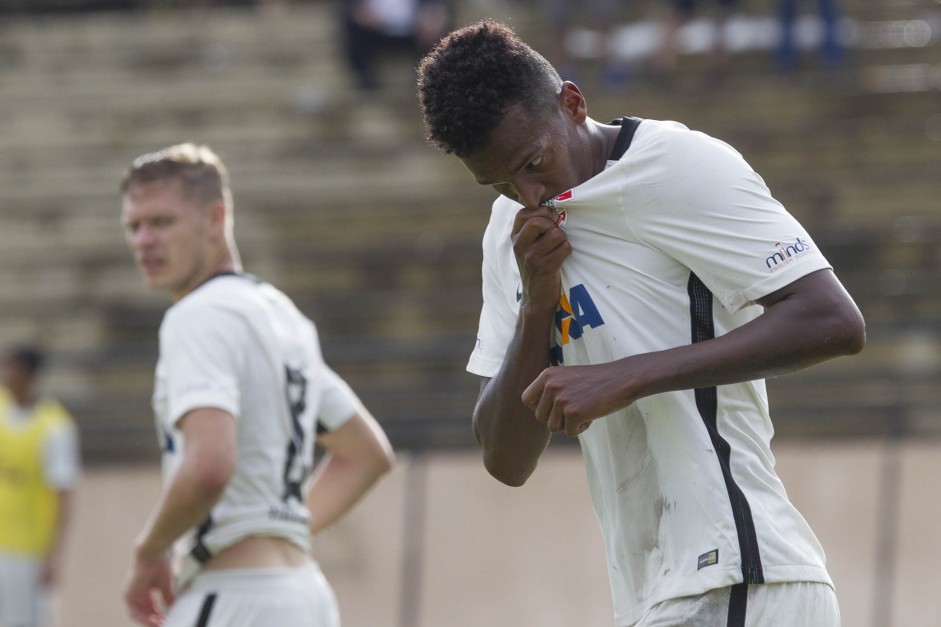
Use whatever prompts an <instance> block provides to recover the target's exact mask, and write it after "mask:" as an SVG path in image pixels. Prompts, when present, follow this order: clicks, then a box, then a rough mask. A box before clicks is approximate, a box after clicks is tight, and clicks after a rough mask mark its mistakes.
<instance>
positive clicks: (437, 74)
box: [418, 20, 562, 157]
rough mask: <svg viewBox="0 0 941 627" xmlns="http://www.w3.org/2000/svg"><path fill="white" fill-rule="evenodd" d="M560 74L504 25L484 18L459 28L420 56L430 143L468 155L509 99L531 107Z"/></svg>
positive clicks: (549, 92)
mask: <svg viewBox="0 0 941 627" xmlns="http://www.w3.org/2000/svg"><path fill="white" fill-rule="evenodd" d="M561 82H562V79H561V78H560V77H559V73H558V72H557V71H556V70H555V68H554V67H552V64H551V63H549V62H548V61H547V60H546V59H545V58H544V57H543V56H542V55H540V54H539V53H538V52H536V51H535V50H533V49H532V48H530V47H529V46H528V45H527V44H526V43H524V42H523V40H522V39H520V38H519V36H518V35H517V34H516V33H515V32H514V31H513V30H512V29H511V28H509V27H508V26H506V25H504V24H500V23H499V22H494V21H491V20H483V21H480V22H477V23H475V24H471V25H470V26H465V27H464V28H461V29H458V30H456V31H454V32H452V33H450V34H449V35H447V36H446V37H445V38H444V39H442V40H441V41H440V42H439V43H438V45H437V46H435V48H434V49H433V50H432V51H431V52H429V53H428V55H427V56H425V58H424V59H422V61H421V64H420V65H419V67H418V99H419V102H420V103H421V108H422V113H423V115H424V119H425V130H426V133H427V138H428V141H429V143H431V144H432V145H434V146H437V147H438V148H441V149H443V150H444V151H445V152H448V153H454V154H456V155H457V156H459V157H467V156H469V155H470V154H471V153H472V152H474V151H475V150H477V149H478V148H480V147H481V146H482V145H483V144H484V142H486V141H487V138H488V135H489V134H490V132H491V131H492V130H493V129H494V128H495V127H496V126H497V125H498V124H499V123H500V121H501V120H502V119H503V116H504V115H505V114H506V111H507V109H508V108H509V107H511V106H512V105H515V104H518V103H522V104H524V105H525V106H526V107H527V108H529V110H530V111H533V112H536V111H538V110H539V109H540V108H541V107H545V106H546V105H547V104H548V103H549V102H550V101H551V99H552V98H554V97H555V96H556V95H558V93H559V87H560V85H561Z"/></svg>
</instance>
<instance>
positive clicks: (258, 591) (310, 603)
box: [164, 562, 340, 627]
mask: <svg viewBox="0 0 941 627" xmlns="http://www.w3.org/2000/svg"><path fill="white" fill-rule="evenodd" d="M339 625H340V611H339V608H338V606H337V600H336V596H335V595H334V594H333V590H332V589H331V588H330V584H328V583H327V580H326V578H325V577H324V576H323V573H322V572H320V567H319V566H318V565H317V564H316V563H314V562H311V563H310V564H308V565H307V566H301V567H299V568H253V569H244V570H218V571H205V572H203V573H200V574H199V575H198V576H197V577H196V579H194V580H193V582H192V583H191V584H190V585H189V586H188V587H187V588H186V590H184V591H183V593H182V594H181V595H180V596H179V597H177V599H176V602H174V603H173V605H172V606H171V607H170V611H169V612H168V613H167V617H166V621H165V622H164V627H339Z"/></svg>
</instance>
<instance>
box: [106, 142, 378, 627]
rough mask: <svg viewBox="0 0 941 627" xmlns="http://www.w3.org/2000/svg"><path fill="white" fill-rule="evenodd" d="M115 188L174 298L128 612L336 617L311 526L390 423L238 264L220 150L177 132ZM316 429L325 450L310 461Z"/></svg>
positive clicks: (149, 268) (370, 471)
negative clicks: (154, 473)
mask: <svg viewBox="0 0 941 627" xmlns="http://www.w3.org/2000/svg"><path fill="white" fill-rule="evenodd" d="M121 194H122V200H123V204H122V211H121V222H122V224H123V226H124V230H125V235H126V238H127V242H128V244H129V246H130V249H131V251H132V253H133V256H134V259H135V261H136V262H137V265H138V267H139V268H140V270H141V272H142V273H143V275H144V278H145V280H146V282H147V284H148V285H149V286H150V287H151V288H153V289H156V290H160V291H164V292H166V293H167V294H168V295H169V297H170V300H171V301H172V302H173V305H172V306H171V307H170V308H169V310H168V311H167V312H166V315H165V316H164V319H163V322H162V323H161V326H160V351H159V360H158V362H157V370H156V383H155V388H154V396H153V404H154V410H155V414H156V419H157V429H158V433H159V440H160V443H161V445H162V452H163V467H164V491H163V494H162V496H161V497H160V499H159V501H158V502H157V504H156V508H155V510H154V512H153V513H152V515H151V516H150V518H149V520H148V521H147V522H146V524H145V525H144V528H143V529H142V531H141V532H140V534H139V536H138V538H137V540H136V543H135V547H134V552H133V559H132V565H131V571H130V575H129V578H128V581H127V584H126V588H125V594H124V598H125V602H126V604H127V606H128V608H129V611H130V614H131V616H132V617H133V618H134V620H136V621H138V622H140V623H142V624H144V625H162V624H165V625H167V626H169V627H182V626H186V627H191V626H192V625H196V624H199V625H208V624H211V625H226V626H228V627H238V626H246V627H249V626H250V627H262V626H271V627H301V626H304V627H334V626H336V625H339V618H338V608H337V603H336V599H335V597H334V594H333V591H332V590H331V588H330V586H329V584H328V583H327V582H326V580H325V578H324V576H323V574H322V573H321V570H320V568H319V566H318V565H317V563H316V561H314V560H313V559H312V557H311V535H312V534H315V533H317V532H319V531H321V530H322V529H324V528H325V527H327V526H329V525H330V524H332V523H333V522H335V521H336V520H337V519H339V518H340V517H341V516H343V515H344V514H345V513H346V512H347V511H348V510H349V509H350V508H351V507H352V506H353V505H354V504H355V503H357V501H359V500H360V498H362V497H363V496H364V495H365V494H366V492H367V491H368V490H369V489H370V488H371V487H372V486H373V485H374V484H375V483H376V481H377V480H378V479H379V478H380V476H382V475H383V474H384V473H386V472H387V471H388V470H389V469H390V468H391V465H392V463H393V453H392V449H391V447H390V445H389V442H388V440H387V438H386V436H385V434H384V433H383V431H382V429H381V427H380V426H379V425H378V423H377V422H376V420H375V419H374V418H373V417H372V415H371V414H370V413H369V411H367V410H366V408H365V407H364V406H363V405H362V403H361V402H360V401H359V399H358V398H357V397H356V395H355V394H354V393H353V391H352V390H351V389H350V388H349V386H347V385H346V384H345V383H344V382H343V381H342V380H341V379H340V377H339V376H337V375H336V374H335V373H334V372H333V371H332V370H331V369H330V368H329V367H328V366H327V365H326V363H325V362H324V360H323V357H322V355H321V350H320V344H319V339H318V336H317V331H316V328H315V327H314V324H313V323H312V322H311V321H310V320H309V319H308V318H306V317H305V316H304V315H303V314H302V313H301V312H300V311H299V310H298V309H297V308H296V307H295V305H294V304H293V303H292V302H291V300H289V299H288V297H287V296H285V295H284V294H283V293H282V292H280V291H279V290H277V289H276V288H274V287H273V286H271V285H270V284H267V283H264V282H262V281H260V280H258V279H256V278H255V277H253V276H251V275H248V274H245V273H244V272H243V271H242V267H241V263H240V261H239V255H238V251H237V249H236V244H235V240H234V235H233V206H232V194H231V190H230V187H229V182H228V175H227V172H226V169H225V167H224V165H223V164H222V162H221V161H220V160H219V158H218V156H217V155H216V154H215V153H214V152H212V151H211V150H210V149H209V148H208V147H206V146H197V145H194V144H181V145H177V146H171V147H169V148H166V149H164V150H161V151H159V152H155V153H151V154H146V155H143V156H141V157H139V158H137V159H136V160H134V161H133V163H132V164H131V166H130V168H129V169H128V171H127V173H126V175H125V176H124V179H123V181H122V183H121ZM315 440H316V443H317V444H318V445H319V446H321V447H322V448H323V449H324V451H325V457H324V458H323V459H322V460H320V462H319V464H318V465H317V466H316V468H314V467H313V466H314V444H315ZM312 472H313V474H311V473H312ZM171 547H172V549H174V550H173V551H171ZM171 552H173V553H174V559H173V566H171ZM167 608H169V609H167ZM164 621H165V622H164Z"/></svg>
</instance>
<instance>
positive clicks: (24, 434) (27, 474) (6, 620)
mask: <svg viewBox="0 0 941 627" xmlns="http://www.w3.org/2000/svg"><path fill="white" fill-rule="evenodd" d="M42 365H43V355H42V354H41V353H40V352H39V351H38V350H37V349H35V348H32V347H18V348H14V349H12V350H10V351H9V352H8V353H7V354H6V355H5V356H4V358H3V361H2V363H0V625H3V626H4V627H43V626H45V625H49V624H51V620H52V591H53V587H54V585H55V584H56V583H57V581H58V578H59V574H60V571H61V568H60V566H61V561H62V544H63V542H62V540H63V535H64V531H65V528H66V522H67V521H68V518H69V510H70V502H71V499H72V492H73V489H74V487H75V484H76V481H77V479H78V475H79V468H80V461H79V451H78V434H77V430H76V427H75V422H74V420H73V419H72V416H70V415H69V413H68V412H67V411H66V410H65V408H63V407H62V405H61V404H60V403H59V402H57V401H55V400H52V399H49V398H42V397H41V396H40V394H39V384H38V375H39V373H40V370H41V368H42Z"/></svg>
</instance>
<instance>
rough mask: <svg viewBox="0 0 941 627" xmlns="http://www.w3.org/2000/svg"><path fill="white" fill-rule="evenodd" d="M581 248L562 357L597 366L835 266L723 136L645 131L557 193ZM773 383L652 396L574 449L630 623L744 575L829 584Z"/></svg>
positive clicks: (566, 306) (495, 366)
mask: <svg viewBox="0 0 941 627" xmlns="http://www.w3.org/2000/svg"><path fill="white" fill-rule="evenodd" d="M554 208H555V209H556V211H557V212H558V213H557V216H558V217H557V219H558V222H559V224H560V226H561V227H562V228H563V229H565V232H566V234H567V236H568V238H569V240H570V241H571V244H572V248H573V251H574V252H573V253H572V255H571V256H570V257H569V258H568V259H566V261H565V263H564V264H563V268H562V294H561V298H560V305H559V308H558V311H557V313H556V319H555V330H554V332H553V337H552V339H551V341H550V344H551V346H550V359H551V361H552V362H553V363H556V364H564V365H582V364H599V363H607V362H611V361H615V360H617V359H621V358H624V357H628V356H631V355H637V354H641V353H647V352H652V351H659V350H664V349H669V348H672V347H675V346H679V345H685V344H689V343H692V342H698V341H703V340H706V339H709V338H710V337H715V336H721V335H723V334H724V333H727V332H728V331H730V330H732V329H734V328H736V327H738V326H741V325H742V324H744V323H746V322H748V321H749V320H752V319H753V318H755V317H756V316H758V315H759V314H760V313H761V307H760V306H757V305H755V304H754V302H755V301H756V300H757V299H760V298H761V297H763V296H765V295H767V294H769V293H771V292H773V291H775V290H777V289H779V288H781V287H784V286H785V285H787V284H789V283H791V282H793V281H794V280H796V279H798V278H799V277H801V276H804V275H806V274H808V273H811V272H814V271H817V270H821V269H824V268H829V267H830V266H829V264H828V263H827V261H826V259H824V257H823V255H822V254H821V253H820V251H819V250H818V249H817V247H816V246H815V244H814V243H813V241H812V240H811V238H810V236H809V235H808V234H807V232H806V231H805V230H804V229H803V228H802V227H801V226H800V225H799V224H798V223H797V221H796V220H794V218H793V217H791V216H790V215H789V214H788V213H787V212H786V211H785V209H784V208H783V207H782V206H781V205H780V204H779V203H778V202H777V201H776V200H774V199H773V198H772V197H771V194H770V192H769V190H768V188H767V187H766V185H765V183H764V181H762V179H761V177H759V176H758V174H756V173H755V172H754V171H753V170H752V169H751V168H750V167H749V166H748V164H747V163H746V162H745V161H744V159H743V158H742V157H741V155H739V154H738V153H737V152H736V151H735V150H733V149H732V148H730V147H729V146H728V145H726V144H725V143H723V142H721V141H718V140H716V139H713V138H711V137H708V136H706V135H703V134H702V133H698V132H692V131H690V130H688V129H687V128H686V127H684V126H682V125H680V124H677V123H672V122H658V121H650V120H645V121H643V122H641V124H640V126H639V127H638V128H637V131H636V134H635V136H634V140H633V143H632V144H631V146H630V147H629V149H628V150H627V152H626V153H625V154H624V156H623V157H622V158H621V159H620V160H618V161H616V162H614V161H612V162H609V164H608V168H607V169H606V170H605V171H603V172H602V173H600V174H598V175H597V176H595V177H594V178H592V179H590V180H588V181H586V182H585V183H583V184H582V185H580V186H578V187H576V188H574V189H573V190H570V191H569V192H566V193H564V194H560V196H559V197H558V202H556V203H555V205H554ZM519 209H520V206H519V205H517V204H516V203H513V202H511V201H509V200H507V199H505V198H500V199H498V200H497V201H496V202H495V203H494V206H493V214H492V217H491V221H490V224H489V226H488V228H487V231H486V234H485V236H484V242H483V247H484V265H483V299H484V305H483V310H482V312H481V317H480V328H479V332H478V337H477V344H476V346H475V349H474V351H473V353H472V355H471V357H470V361H469V363H468V370H469V371H470V372H472V373H475V374H478V375H481V376H484V377H492V376H494V375H496V374H497V372H498V371H499V369H500V366H501V364H502V362H503V359H504V355H505V352H506V347H507V346H508V345H509V343H510V339H511V338H512V336H513V333H514V330H515V327H516V318H517V316H518V310H519V303H518V301H519V297H520V287H521V286H520V278H519V272H518V269H517V265H516V261H515V258H514V256H513V250H512V247H511V242H510V232H511V228H512V224H513V219H514V216H515V214H516V212H517V211H518V210H519ZM772 435H773V430H772V425H771V421H770V419H769V415H768V403H767V397H766V394H765V385H764V382H763V381H751V382H747V383H740V384H736V385H724V386H720V387H718V388H704V389H699V390H688V391H680V392H670V393H664V394H657V395H654V396H650V397H647V398H643V399H640V400H638V401H636V402H635V403H633V404H632V405H630V406H628V407H627V408H625V409H623V410H621V411H618V412H616V413H614V414H612V415H610V416H607V417H606V418H604V419H600V420H596V421H594V422H593V423H592V425H591V426H590V427H589V428H588V430H587V431H585V432H584V433H583V434H582V435H581V436H579V440H580V443H581V447H582V452H583V457H584V462H585V466H586V469H587V474H588V479H589V485H590V490H591V495H592V498H593V502H594V506H595V511H596V513H597V516H598V519H599V522H600V525H601V530H602V534H603V537H604V542H605V546H606V551H607V561H608V570H609V577H610V582H611V588H612V594H613V598H614V606H615V613H616V621H617V624H618V625H630V624H633V623H634V622H635V621H636V620H637V619H638V618H639V616H640V615H641V613H642V612H643V611H644V610H645V609H647V608H649V607H651V606H653V605H654V604H656V603H658V602H661V601H664V600H666V599H671V598H676V597H681V596H685V595H694V594H699V593H702V592H704V591H706V590H710V589H714V588H718V587H723V586H728V585H732V584H735V583H739V582H743V581H745V582H749V583H761V582H769V583H770V582H783V581H816V582H824V583H828V584H829V583H830V578H829V576H828V574H827V571H826V568H825V560H824V554H823V551H822V549H821V547H820V545H819V543H818V542H817V540H816V538H815V537H814V535H813V533H812V532H811V530H810V528H809V527H808V525H807V524H806V522H805V521H804V519H803V518H802V517H801V516H800V514H799V513H798V512H797V511H796V509H795V508H794V507H793V506H792V505H791V504H790V502H789V501H788V498H787V495H786V494H785V491H784V488H783V486H782V485H781V482H780V481H779V479H778V477H777V475H776V474H775V472H774V458H773V456H772V454H771V450H770V441H771V438H772Z"/></svg>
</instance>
